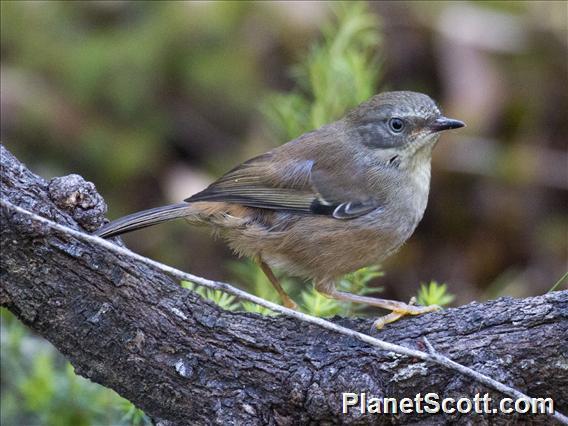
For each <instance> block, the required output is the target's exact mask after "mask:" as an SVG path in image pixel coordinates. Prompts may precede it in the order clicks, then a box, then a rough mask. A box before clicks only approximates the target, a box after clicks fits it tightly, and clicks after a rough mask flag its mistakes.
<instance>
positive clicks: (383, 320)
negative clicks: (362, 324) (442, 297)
mask: <svg viewBox="0 0 568 426" xmlns="http://www.w3.org/2000/svg"><path fill="white" fill-rule="evenodd" d="M414 303H416V300H415V299H414V298H412V299H410V303H409V304H408V305H406V306H405V307H404V308H403V309H400V310H398V309H397V310H393V311H392V312H391V313H390V314H387V315H385V316H382V317H380V318H377V319H376V320H375V322H374V323H373V328H376V329H378V330H380V329H381V328H383V327H384V326H385V325H387V324H389V323H391V322H395V321H396V320H398V319H400V318H402V317H404V316H406V315H421V314H426V313H429V312H435V311H439V310H440V309H442V308H441V307H440V306H438V305H430V306H415V305H414Z"/></svg>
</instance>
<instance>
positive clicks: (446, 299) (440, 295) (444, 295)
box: [416, 281, 455, 306]
mask: <svg viewBox="0 0 568 426" xmlns="http://www.w3.org/2000/svg"><path fill="white" fill-rule="evenodd" d="M416 299H417V302H418V304H419V305H422V306H430V305H438V306H446V305H449V304H450V303H452V301H453V300H454V299H455V296H454V295H453V294H450V293H448V286H447V285H446V284H440V283H438V282H436V281H430V282H429V283H428V284H425V283H421V284H420V289H419V290H418V296H417V298H416Z"/></svg>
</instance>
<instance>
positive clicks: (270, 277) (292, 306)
mask: <svg viewBox="0 0 568 426" xmlns="http://www.w3.org/2000/svg"><path fill="white" fill-rule="evenodd" d="M257 261H258V264H259V265H260V268H261V269H262V272H264V275H266V278H268V280H269V281H270V282H271V283H272V285H273V286H274V288H275V289H276V292H277V293H278V295H279V296H280V298H281V299H282V303H283V304H284V306H286V307H287V308H290V309H294V310H295V309H297V308H298V305H296V303H295V302H294V301H293V300H292V299H291V298H290V296H288V294H287V293H286V292H285V291H284V289H283V288H282V286H281V285H280V283H279V282H278V278H276V276H275V275H274V273H273V272H272V269H270V267H269V266H268V265H267V264H266V263H264V262H263V261H262V259H258V260H257Z"/></svg>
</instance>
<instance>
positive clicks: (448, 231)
mask: <svg viewBox="0 0 568 426" xmlns="http://www.w3.org/2000/svg"><path fill="white" fill-rule="evenodd" d="M567 16H568V4H567V3H566V2H562V1H558V2H545V1H539V2H513V1H502V2H439V3H438V2H420V1H417V2H372V3H369V4H365V3H346V4H341V3H328V2H294V1H286V2H127V1H115V2H110V1H93V2H52V1H50V2H26V1H20V2H16V1H3V2H2V3H1V46H0V48H1V70H0V72H1V96H0V102H1V104H0V106H1V129H0V130H1V140H2V142H3V143H4V144H5V145H6V147H7V148H8V149H9V150H11V151H12V152H13V153H14V154H15V155H16V156H17V157H18V158H19V159H20V160H21V161H23V162H24V163H25V164H26V165H27V166H28V167H29V168H30V169H31V170H33V171H34V172H35V173H37V174H39V175H41V176H43V177H44V178H46V179H49V178H52V177H55V176H62V175H66V174H70V173H78V174H80V175H82V176H83V177H84V178H85V179H87V180H90V181H92V182H93V183H95V185H96V187H97V189H98V191H99V192H100V193H101V194H102V195H103V197H104V198H105V200H106V201H107V203H108V205H109V213H108V217H109V218H117V217H119V216H121V215H124V214H127V213H131V212H134V211H137V210H142V209H146V208H150V207H155V206H159V205H162V204H166V203H171V202H178V201H180V200H182V199H184V198H186V197H188V196H189V195H191V194H193V193H195V192H197V191H199V190H201V189H203V188H204V187H205V186H206V185H207V184H208V183H210V182H211V181H212V180H214V179H215V178H216V177H219V176H220V175H221V174H222V173H224V172H225V171H227V170H229V169H230V168H232V167H233V166H234V165H236V164H237V163H239V162H241V161H243V160H246V159H247V158H249V157H251V156H253V155H256V154H259V153H262V152H264V151H266V150H269V149H271V148H273V147H275V146H277V145H279V144H281V143H284V142H286V141H288V140H290V139H292V138H294V137H296V136H298V135H300V134H301V133H303V132H305V131H307V130H310V129H313V128H315V127H318V126H320V125H322V124H324V123H326V122H329V121H333V120H334V119H336V118H338V117H340V116H341V115H342V114H343V113H344V111H345V110H346V109H348V108H350V107H353V106H355V105H357V104H358V103H359V102H361V101H363V100H365V99H366V98H368V97H370V96H371V95H373V94H375V93H378V92H380V91H384V90H415V91H421V92H425V93H427V94H429V95H430V96H431V97H433V98H434V99H436V100H437V101H438V102H439V104H440V105H441V107H442V109H443V111H444V113H445V114H446V115H448V116H450V117H454V118H458V119H460V120H464V121H465V122H467V124H468V127H467V128H465V129H461V130H460V131H457V132H451V133H449V134H445V135H444V136H443V137H442V140H441V141H440V143H439V144H438V146H437V148H436V150H435V152H434V159H433V173H432V186H431V195H430V201H429V206H428V209H427V211H426V214H425V217H424V219H423V221H422V223H421V224H420V225H419V227H418V229H417V231H416V233H415V234H414V236H413V237H412V238H411V240H410V241H409V242H408V243H407V244H406V245H405V246H404V247H403V248H402V250H401V251H400V252H399V253H398V255H396V256H395V257H394V258H392V259H389V260H388V261H387V262H385V263H384V264H383V265H381V269H382V271H383V274H382V276H381V277H379V278H376V279H373V280H372V284H371V285H372V286H375V287H379V286H380V287H382V288H383V289H384V290H383V292H382V295H381V297H387V298H395V299H399V300H407V299H409V298H410V297H411V296H412V295H415V294H416V293H417V289H418V286H419V283H421V282H429V281H430V280H436V281H439V282H443V283H445V284H446V285H447V291H448V292H449V293H450V294H451V295H453V296H455V298H454V301H453V305H454V306H457V305H461V304H465V303H469V302H471V301H474V300H477V301H482V300H486V299H492V298H496V297H499V296H505V295H506V296H515V297H526V296H532V295H538V294H543V293H546V292H547V291H549V290H551V289H552V288H553V287H554V286H555V284H556V288H557V289H558V288H566V281H562V280H561V277H563V275H564V274H565V273H566V270H567V262H568V214H567V213H568V152H567V134H568V18H567ZM124 240H125V241H126V243H127V244H128V246H129V247H130V248H131V249H133V250H134V251H136V252H138V253H141V254H144V255H146V256H148V257H151V258H153V259H156V260H159V261H161V262H163V263H166V264H169V265H172V266H175V267H177V268H180V269H183V270H185V271H189V272H192V273H194V274H197V275H202V276H205V277H208V278H213V279H220V280H225V281H230V282H236V283H238V284H239V285H241V286H242V287H244V288H249V289H250V290H251V291H255V288H251V280H255V279H256V280H258V279H260V278H258V277H256V275H254V274H256V272H254V271H253V270H252V266H250V265H249V264H247V263H243V262H242V261H237V259H236V258H235V257H234V256H233V255H232V254H231V253H230V251H229V250H228V249H227V248H226V247H225V246H224V244H223V243H222V241H218V240H214V239H212V238H211V237H210V236H209V233H208V231H207V230H205V229H200V228H195V227H189V226H187V225H186V224H185V223H183V222H180V223H170V224H165V225H161V226H159V227H154V228H150V229H147V230H145V231H140V232H136V233H133V234H131V235H128V236H126V237H125V238H124ZM236 262H240V263H236ZM253 276H254V277H256V278H251V277H253ZM252 287H254V286H252ZM298 287H299V288H298ZM301 287H302V286H301V285H299V286H298V285H296V286H295V287H293V288H296V290H292V294H293V295H294V294H296V295H297V292H298V291H299V289H300V288H301ZM295 292H296V293H295ZM266 297H272V296H266ZM367 313H370V314H373V311H368V312H367ZM374 314H376V312H374ZM1 331H2V336H1V346H2V364H1V367H2V371H1V373H2V377H1V386H2V400H1V408H2V409H1V419H0V420H1V423H2V424H3V425H16V424H26V425H32V424H38V425H40V424H41V425H43V424H58V425H61V424H73V425H80V424H86V425H89V424H144V423H147V422H148V419H147V418H146V417H144V415H143V413H141V412H140V411H138V410H136V409H135V408H134V407H133V406H132V405H131V404H130V403H128V402H127V401H124V400H121V399H120V398H119V397H118V396H117V395H116V394H114V393H113V392H112V391H109V390H106V389H104V388H102V387H99V386H98V385H94V384H92V383H90V382H88V381H86V380H84V379H82V378H79V377H77V376H75V375H74V373H73V369H72V367H71V366H69V365H68V364H66V362H65V361H64V359H63V358H62V357H61V356H60V355H58V354H57V353H56V351H55V350H54V349H53V348H52V347H51V346H50V345H49V344H48V343H47V342H44V341H42V340H41V339H40V338H38V337H37V336H34V335H32V334H31V333H29V332H28V331H27V330H26V329H25V328H24V327H23V326H22V325H20V324H19V323H18V322H17V320H15V319H14V318H13V317H12V316H11V315H10V314H9V313H7V312H6V311H5V310H3V311H2V328H1Z"/></svg>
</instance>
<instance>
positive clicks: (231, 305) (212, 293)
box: [181, 281, 239, 311]
mask: <svg viewBox="0 0 568 426" xmlns="http://www.w3.org/2000/svg"><path fill="white" fill-rule="evenodd" d="M181 286H182V287H183V288H187V289H189V290H193V291H195V292H196V293H197V294H199V295H200V296H201V297H203V298H204V299H208V300H211V301H212V302H213V303H216V304H217V305H219V306H220V307H221V308H223V309H225V310H227V311H236V310H237V309H238V308H239V303H238V302H237V298H236V297H235V296H233V295H231V294H227V293H224V292H222V291H220V290H211V289H209V288H205V287H202V286H199V285H196V284H195V283H192V282H190V281H182V282H181Z"/></svg>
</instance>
